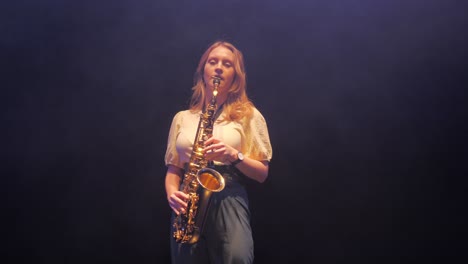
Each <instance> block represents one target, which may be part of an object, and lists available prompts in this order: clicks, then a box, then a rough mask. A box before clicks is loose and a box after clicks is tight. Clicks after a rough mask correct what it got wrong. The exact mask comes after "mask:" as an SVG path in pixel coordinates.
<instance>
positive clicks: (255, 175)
mask: <svg viewBox="0 0 468 264" xmlns="http://www.w3.org/2000/svg"><path fill="white" fill-rule="evenodd" d="M205 145H206V146H207V147H205V148H204V149H203V152H204V153H205V158H206V159H207V160H216V161H220V162H226V161H227V162H229V163H232V162H234V161H235V160H237V153H238V152H239V151H238V150H237V149H235V148H233V147H231V146H229V145H227V144H225V143H224V142H222V141H221V140H219V139H216V138H214V137H211V138H210V139H208V140H207V141H205ZM268 164H269V163H268V161H259V160H255V159H252V158H249V157H245V158H244V160H243V161H242V162H240V163H238V164H236V165H235V166H236V168H237V169H239V170H240V171H241V172H242V173H243V174H244V175H245V176H247V177H249V178H251V179H253V180H256V181H258V182H260V183H262V182H264V181H265V180H266V179H267V177H268Z"/></svg>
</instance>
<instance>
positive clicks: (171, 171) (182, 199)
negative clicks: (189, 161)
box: [165, 165, 188, 215]
mask: <svg viewBox="0 0 468 264" xmlns="http://www.w3.org/2000/svg"><path fill="white" fill-rule="evenodd" d="M183 176H184V171H183V170H182V169H181V168H178V167H176V166H174V165H168V167H167V172H166V183H165V184H166V195H167V201H168V202H169V206H170V207H171V208H172V210H173V211H174V212H175V213H176V214H177V215H178V214H179V213H181V212H182V213H183V212H184V211H185V208H187V203H186V201H187V199H188V195H187V194H185V193H183V192H181V191H179V186H180V184H181V181H182V180H181V179H182V178H183Z"/></svg>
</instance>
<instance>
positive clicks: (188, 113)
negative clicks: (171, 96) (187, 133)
mask: <svg viewBox="0 0 468 264" xmlns="http://www.w3.org/2000/svg"><path fill="white" fill-rule="evenodd" d="M199 115H200V113H197V112H194V111H192V110H189V109H186V110H181V111H178V112H177V113H176V114H175V115H174V117H173V120H174V121H176V122H182V121H183V120H190V119H193V118H198V116H199Z"/></svg>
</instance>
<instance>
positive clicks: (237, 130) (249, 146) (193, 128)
mask: <svg viewBox="0 0 468 264" xmlns="http://www.w3.org/2000/svg"><path fill="white" fill-rule="evenodd" d="M219 119H223V118H222V116H221V117H220V118H219ZM199 120H200V112H198V113H192V112H190V110H184V111H180V112H178V113H177V114H176V115H175V116H174V118H173V120H172V124H171V128H170V130H169V136H168V140H167V149H166V155H165V163H166V166H167V165H169V164H171V165H174V166H177V167H179V168H184V165H185V163H188V162H189V160H190V156H191V154H192V148H193V143H194V140H195V134H196V132H197V129H198V123H199ZM213 136H214V137H216V138H218V139H220V140H221V141H223V142H224V143H225V144H228V145H230V146H232V147H233V148H235V149H237V150H239V151H241V152H242V153H243V154H244V156H246V157H250V158H253V159H256V160H260V161H270V160H271V157H272V148H271V144H270V137H269V135H268V128H267V124H266V121H265V118H264V117H263V115H262V114H261V113H260V111H258V110H257V109H256V108H254V112H253V116H252V118H251V119H250V120H243V121H241V122H237V121H236V122H226V121H223V122H219V121H217V122H215V124H214V125H213ZM215 164H223V163H221V162H215ZM226 164H228V163H226Z"/></svg>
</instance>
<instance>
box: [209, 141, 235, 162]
mask: <svg viewBox="0 0 468 264" xmlns="http://www.w3.org/2000/svg"><path fill="white" fill-rule="evenodd" d="M203 153H205V159H207V160H215V161H219V162H223V163H224V162H228V163H229V162H233V161H235V160H236V159H237V158H236V154H237V150H236V149H235V148H233V147H231V146H229V145H228V144H225V143H224V142H223V141H221V140H219V139H217V138H214V137H211V138H209V139H208V140H206V141H205V148H204V149H203Z"/></svg>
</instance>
